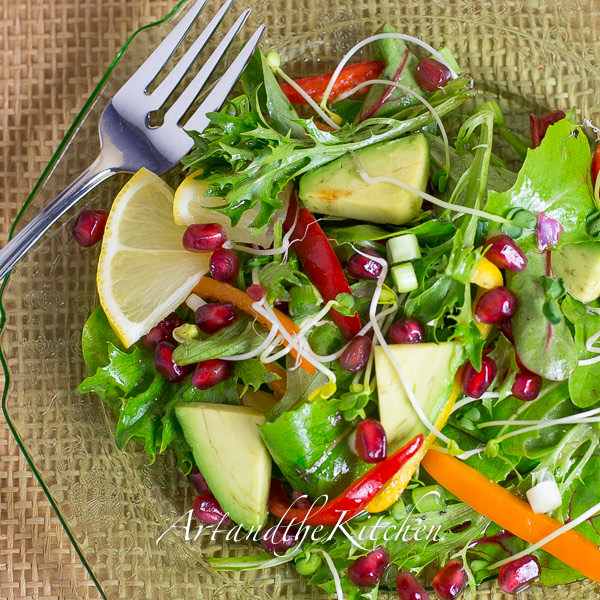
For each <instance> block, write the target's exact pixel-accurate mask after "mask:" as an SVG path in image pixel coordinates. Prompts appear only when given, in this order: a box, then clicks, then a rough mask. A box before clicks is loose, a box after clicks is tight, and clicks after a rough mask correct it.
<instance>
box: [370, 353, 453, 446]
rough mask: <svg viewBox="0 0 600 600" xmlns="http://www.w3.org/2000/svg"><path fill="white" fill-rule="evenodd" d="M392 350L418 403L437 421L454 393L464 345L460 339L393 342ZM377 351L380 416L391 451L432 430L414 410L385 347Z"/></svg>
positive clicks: (430, 417) (376, 367)
mask: <svg viewBox="0 0 600 600" xmlns="http://www.w3.org/2000/svg"><path fill="white" fill-rule="evenodd" d="M388 349H389V351H390V353H391V354H392V356H393V357H394V358H395V360H396V361H397V363H398V365H399V366H400V368H401V369H402V371H403V372H404V375H405V376H406V379H407V381H408V384H409V386H410V387H411V389H412V391H413V393H414V395H415V398H416V401H417V403H418V404H419V406H420V407H421V408H422V409H423V412H424V413H425V415H426V417H427V418H428V419H429V421H430V422H431V423H435V422H436V420H437V417H438V415H439V413H440V412H441V411H442V409H443V408H444V406H445V405H446V402H447V401H448V398H449V397H450V394H451V393H452V387H453V385H454V376H455V374H456V371H457V370H458V368H459V367H460V365H461V363H462V362H463V352H462V345H461V344H459V343H458V342H443V343H440V344H433V343H424V344H392V345H390V346H388ZM374 352H375V373H376V375H377V392H378V395H379V418H380V420H381V424H382V425H383V428H384V429H385V433H386V435H387V440H388V448H389V450H388V453H389V452H394V451H395V450H397V449H398V448H400V447H401V446H403V445H404V444H406V443H408V442H409V441H410V440H411V439H412V438H414V437H415V436H416V435H418V434H419V433H423V434H425V436H427V434H428V433H429V430H428V429H427V428H426V427H425V425H423V423H422V422H421V420H420V419H419V417H418V415H417V414H416V412H415V410H414V409H413V407H412V405H411V403H410V400H409V399H408V395H407V394H406V391H405V389H404V386H403V385H402V382H401V381H400V378H399V377H398V374H397V373H396V370H395V369H394V366H393V365H392V362H391V361H390V359H389V358H388V356H387V355H386V353H385V352H384V350H383V348H382V347H381V346H376V347H375V349H374Z"/></svg>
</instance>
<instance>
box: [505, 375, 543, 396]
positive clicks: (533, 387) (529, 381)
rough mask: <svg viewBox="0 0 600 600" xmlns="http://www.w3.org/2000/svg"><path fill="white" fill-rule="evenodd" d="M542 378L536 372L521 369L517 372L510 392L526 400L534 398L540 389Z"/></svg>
mask: <svg viewBox="0 0 600 600" xmlns="http://www.w3.org/2000/svg"><path fill="white" fill-rule="evenodd" d="M542 383H543V379H542V378H541V377H540V376H539V375H537V374H536V373H531V372H530V371H522V372H521V373H517V376H516V377H515V382H514V383H513V385H512V388H511V392H512V395H513V396H514V397H515V398H518V399H519V400H525V401H526V402H528V401H531V400H535V399H536V398H537V397H538V396H539V395H540V391H541V389H542Z"/></svg>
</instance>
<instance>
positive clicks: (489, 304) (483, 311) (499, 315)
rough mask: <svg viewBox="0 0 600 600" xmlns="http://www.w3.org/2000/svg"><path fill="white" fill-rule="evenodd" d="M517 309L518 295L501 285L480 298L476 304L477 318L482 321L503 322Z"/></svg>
mask: <svg viewBox="0 0 600 600" xmlns="http://www.w3.org/2000/svg"><path fill="white" fill-rule="evenodd" d="M516 309H517V298H516V296H515V295H514V294H513V293H512V292H511V291H510V290H507V289H506V288H505V287H504V286H503V285H500V286H498V287H495V288H494V289H493V290H490V291H489V292H486V293H485V294H483V296H481V298H479V301H478V302H477V305H476V306H475V318H476V319H477V321H479V322H480V323H502V321H506V319H510V318H511V317H512V316H513V314H514V312H515V310H516Z"/></svg>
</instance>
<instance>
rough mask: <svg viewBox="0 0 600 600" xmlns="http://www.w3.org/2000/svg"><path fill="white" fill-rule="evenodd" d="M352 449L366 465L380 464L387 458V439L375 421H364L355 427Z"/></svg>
mask: <svg viewBox="0 0 600 600" xmlns="http://www.w3.org/2000/svg"><path fill="white" fill-rule="evenodd" d="M354 447H355V448H356V453H357V454H358V456H359V457H360V458H361V459H362V460H364V461H365V462H366V463H377V462H381V461H382V460H384V459H385V457H386V456H387V437H386V435H385V429H384V428H383V425H382V424H381V423H380V422H379V421H377V420H376V419H364V420H363V421H361V422H360V423H359V424H358V425H357V426H356V437H355V441H354Z"/></svg>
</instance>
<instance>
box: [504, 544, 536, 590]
mask: <svg viewBox="0 0 600 600" xmlns="http://www.w3.org/2000/svg"><path fill="white" fill-rule="evenodd" d="M540 573H541V569H540V563H539V562H538V559H537V558H536V557H535V556H533V555H532V554H528V555H527V556H522V557H521V558H517V559H516V560H513V561H512V562H509V563H507V564H505V565H504V566H503V567H502V568H501V569H500V573H499V574H498V585H499V586H500V589H501V590H502V591H503V592H506V593H507V594H518V593H519V592H522V591H523V590H524V589H525V588H526V587H528V586H529V584H530V583H533V582H534V581H536V580H537V579H539V577H540Z"/></svg>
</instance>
